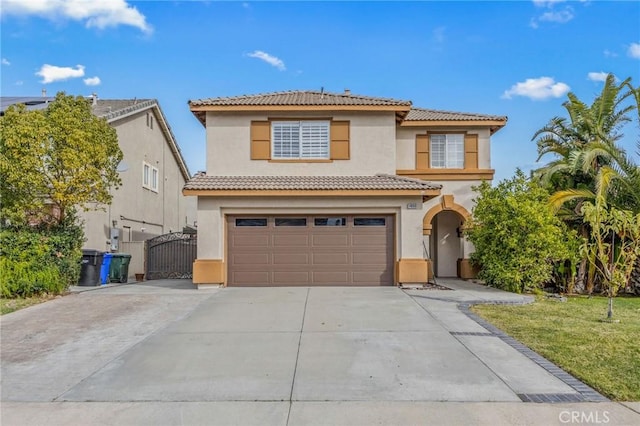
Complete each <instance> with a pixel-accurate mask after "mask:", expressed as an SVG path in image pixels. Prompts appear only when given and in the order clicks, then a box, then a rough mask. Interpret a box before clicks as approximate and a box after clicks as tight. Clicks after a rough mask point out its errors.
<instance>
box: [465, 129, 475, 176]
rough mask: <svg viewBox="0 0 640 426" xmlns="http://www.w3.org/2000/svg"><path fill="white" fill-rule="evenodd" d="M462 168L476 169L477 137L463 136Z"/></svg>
mask: <svg viewBox="0 0 640 426" xmlns="http://www.w3.org/2000/svg"><path fill="white" fill-rule="evenodd" d="M464 168H465V169H477V168H478V135H470V134H466V135H464Z"/></svg>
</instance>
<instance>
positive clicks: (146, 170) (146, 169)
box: [142, 162, 151, 189]
mask: <svg viewBox="0 0 640 426" xmlns="http://www.w3.org/2000/svg"><path fill="white" fill-rule="evenodd" d="M142 187H143V188H147V189H151V164H149V163H147V162H143V163H142Z"/></svg>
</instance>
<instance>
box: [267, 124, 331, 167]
mask: <svg viewBox="0 0 640 426" xmlns="http://www.w3.org/2000/svg"><path fill="white" fill-rule="evenodd" d="M271 141H272V142H271V143H272V147H271V152H272V153H273V154H272V158H273V159H278V160H300V159H318V160H326V159H329V122H328V121H274V122H272V124H271Z"/></svg>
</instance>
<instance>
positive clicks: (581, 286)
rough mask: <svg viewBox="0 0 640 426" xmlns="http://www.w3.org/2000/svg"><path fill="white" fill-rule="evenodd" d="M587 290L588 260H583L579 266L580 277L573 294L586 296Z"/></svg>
mask: <svg viewBox="0 0 640 426" xmlns="http://www.w3.org/2000/svg"><path fill="white" fill-rule="evenodd" d="M586 289H587V259H582V260H581V261H580V264H579V265H578V275H577V277H576V282H575V285H574V286H573V289H572V291H571V293H578V294H584V293H585V291H586Z"/></svg>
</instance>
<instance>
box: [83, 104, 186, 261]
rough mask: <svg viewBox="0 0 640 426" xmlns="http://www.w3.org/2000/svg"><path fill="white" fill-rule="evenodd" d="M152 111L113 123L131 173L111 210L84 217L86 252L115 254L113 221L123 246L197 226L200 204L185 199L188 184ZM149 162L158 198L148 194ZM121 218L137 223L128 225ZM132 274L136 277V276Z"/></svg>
mask: <svg viewBox="0 0 640 426" xmlns="http://www.w3.org/2000/svg"><path fill="white" fill-rule="evenodd" d="M148 111H152V110H146V111H141V112H139V113H138V114H135V115H132V116H129V117H125V118H123V119H120V120H117V121H114V122H112V123H111V125H112V126H113V127H114V128H115V129H116V132H117V135H118V142H119V144H120V149H121V150H122V152H123V154H124V160H123V161H124V164H125V165H126V166H127V167H128V169H127V170H126V171H122V172H121V173H120V178H121V179H122V186H121V187H120V188H119V189H118V190H112V193H113V202H112V204H111V205H110V206H102V207H103V208H104V209H105V211H90V212H86V213H82V214H81V218H82V219H83V220H84V221H85V227H84V228H85V238H86V242H85V244H84V248H92V249H98V250H103V251H109V250H110V245H109V244H108V243H107V242H108V241H109V240H110V228H111V227H112V221H113V220H116V221H117V224H116V228H118V229H119V232H120V239H121V241H139V240H144V239H147V238H151V237H154V236H157V235H162V234H164V233H167V232H170V231H174V232H175V231H182V228H183V226H185V225H186V224H189V225H193V224H194V221H195V220H196V215H197V212H196V198H195V197H185V196H183V195H182V188H183V186H184V184H185V179H184V177H183V175H182V173H181V171H180V169H179V167H178V164H177V162H176V160H175V158H174V157H173V154H172V152H171V149H170V147H169V145H168V142H167V139H166V136H165V134H164V133H163V131H162V129H161V127H160V125H159V122H158V117H155V118H154V125H153V129H151V128H149V127H147V124H146V123H147V121H146V114H147V112H148ZM143 162H147V163H149V164H151V165H152V166H155V167H157V168H158V174H159V182H158V192H154V191H151V190H149V189H146V188H143V186H142V172H143ZM121 216H124V217H125V218H128V219H133V220H135V221H131V220H122V219H121V218H120V217H121ZM136 221H137V222H136ZM142 221H144V222H146V223H144V224H143V223H141V222H142ZM143 228H144V230H143ZM129 272H130V273H132V274H133V272H134V271H131V270H130V271H129ZM138 272H139V271H138Z"/></svg>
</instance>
